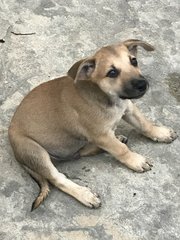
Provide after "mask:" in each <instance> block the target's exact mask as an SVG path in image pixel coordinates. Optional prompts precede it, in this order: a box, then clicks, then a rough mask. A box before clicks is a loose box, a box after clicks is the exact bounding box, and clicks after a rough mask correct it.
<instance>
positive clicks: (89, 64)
mask: <svg viewBox="0 0 180 240" xmlns="http://www.w3.org/2000/svg"><path fill="white" fill-rule="evenodd" d="M94 69H95V59H90V58H89V59H83V60H80V61H78V62H76V63H75V64H74V65H73V66H72V67H71V68H70V69H69V71H68V76H70V77H71V78H73V79H74V80H75V82H76V81H78V80H89V79H90V76H91V74H92V73H93V71H94Z"/></svg>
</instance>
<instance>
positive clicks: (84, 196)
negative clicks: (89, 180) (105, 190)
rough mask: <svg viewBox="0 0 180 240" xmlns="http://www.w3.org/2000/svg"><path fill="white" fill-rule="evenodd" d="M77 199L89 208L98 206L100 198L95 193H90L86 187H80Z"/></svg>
mask: <svg viewBox="0 0 180 240" xmlns="http://www.w3.org/2000/svg"><path fill="white" fill-rule="evenodd" d="M79 201H80V202H81V203H83V204H84V205H85V206H87V207H89V208H98V207H100V206H101V200H100V198H99V196H98V194H96V193H92V192H91V190H90V189H89V188H87V187H82V188H81V194H80V198H79Z"/></svg>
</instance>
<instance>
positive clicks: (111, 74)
mask: <svg viewBox="0 0 180 240" xmlns="http://www.w3.org/2000/svg"><path fill="white" fill-rule="evenodd" d="M118 75H119V71H118V70H117V69H111V70H110V71H109V72H108V73H107V75H106V76H107V77H110V78H116V77H117V76H118Z"/></svg>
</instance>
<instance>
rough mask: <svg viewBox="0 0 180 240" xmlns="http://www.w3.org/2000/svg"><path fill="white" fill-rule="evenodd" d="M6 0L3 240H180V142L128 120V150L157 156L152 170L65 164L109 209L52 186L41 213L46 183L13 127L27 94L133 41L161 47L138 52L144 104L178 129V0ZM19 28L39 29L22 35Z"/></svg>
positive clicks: (104, 163) (98, 160)
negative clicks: (14, 140) (34, 172)
mask: <svg viewBox="0 0 180 240" xmlns="http://www.w3.org/2000/svg"><path fill="white" fill-rule="evenodd" d="M96 2H97V3H95V2H93V1H90V0H69V1H58V0H36V1H33V0H29V1H25V0H9V1H6V0H1V1H0V12H1V14H0V39H4V40H5V42H4V43H0V163H1V164H0V216H1V217H0V239H3V240H10V239H17V240H19V239H23V240H24V239H26V240H27V239H28V240H33V239H43V240H44V239H45V240H46V239H51V240H56V239H60V240H79V239H82V240H96V239H98V240H99V239H101V240H111V239H112V240H136V239H146V240H151V239H153V240H154V239H156V240H176V239H177V240H178V239H180V227H179V226H180V156H179V149H180V140H179V139H177V140H176V141H175V142H173V143H172V144H168V145H167V144H156V143H153V142H151V141H150V140H148V139H146V138H144V137H142V136H140V135H139V134H138V133H136V132H135V131H134V130H133V129H132V128H131V127H129V126H127V125H126V124H124V123H122V124H121V125H120V127H119V129H118V131H119V132H120V133H122V134H124V135H128V136H129V147H130V148H131V149H133V150H134V151H137V152H139V153H141V154H144V155H146V156H148V157H150V158H151V159H152V160H153V163H154V167H153V170H152V171H150V172H147V173H144V174H138V173H134V172H132V171H131V170H129V169H127V168H125V167H123V166H122V165H120V164H119V163H118V162H116V161H115V160H114V159H113V158H112V157H111V156H110V155H108V154H102V155H98V156H96V157H91V158H83V159H80V160H78V161H74V162H73V161H71V162H70V161H69V162H66V163H57V164H56V165H57V168H58V169H59V170H60V171H62V172H64V173H67V174H68V175H69V176H70V178H71V179H74V181H75V182H77V183H79V184H81V185H88V186H89V187H91V188H92V189H93V190H94V191H96V192H98V193H99V194H100V196H101V199H102V207H101V208H100V209H97V210H90V209H87V208H85V207H84V206H82V205H81V204H80V203H78V202H77V201H76V200H74V199H72V198H71V197H69V196H67V195H65V194H64V193H62V192H60V191H58V190H57V189H55V188H53V187H52V188H51V193H50V195H49V197H48V198H47V200H46V201H45V202H44V203H43V204H42V205H41V206H40V208H39V209H37V210H36V211H34V212H32V213H31V212H30V207H31V203H32V201H33V200H34V198H35V197H36V195H37V193H38V186H37V185H36V183H35V182H34V181H33V180H32V179H31V178H30V177H29V175H28V174H27V173H26V172H25V171H24V170H23V169H22V168H21V167H20V166H19V165H18V163H17V162H16V160H15V158H14V156H13V153H12V150H11V148H10V145H9V142H8V138H7V128H8V125H9V122H10V119H11V117H12V114H13V112H14V111H15V108H16V106H17V105H18V104H19V103H20V101H21V99H22V98H23V96H24V95H25V94H26V93H27V92H29V91H30V89H32V88H33V87H35V86H36V85H38V84H39V83H41V82H44V81H47V80H49V79H52V78H54V77H57V76H61V75H63V74H65V73H66V72H67V70H68V69H69V67H70V66H71V65H72V64H73V63H74V62H75V61H76V60H78V59H80V58H83V57H84V56H88V55H90V54H91V53H93V52H94V51H95V50H96V49H97V48H99V47H101V46H103V45H107V44H110V43H113V42H118V41H120V40H124V39H128V38H139V39H144V40H146V41H148V42H150V43H151V44H153V45H155V47H156V51H155V52H154V53H146V52H144V51H142V50H141V49H140V50H139V64H140V66H141V69H142V71H143V73H144V74H145V75H146V76H148V77H149V79H150V90H149V92H148V93H147V94H146V96H144V97H143V98H142V99H139V100H137V101H136V103H137V105H138V106H140V107H141V109H142V111H144V113H145V115H146V116H147V117H149V118H150V119H152V120H155V121H156V122H157V123H163V124H165V125H168V126H171V127H172V128H174V129H176V130H177V131H179V130H180V122H179V117H180V113H179V111H180V105H179V102H180V90H179V89H180V85H179V84H180V68H179V66H180V54H179V52H180V48H179V39H180V30H179V29H180V20H179V18H180V15H179V13H180V3H179V0H172V1H171V0H163V1H159V0H149V1H148V0H142V1H137V0H126V1H125V0H119V1H117V0H116V1H114V0H113V1H107V0H99V1H96ZM12 32H14V33H18V34H19V33H22V34H31V33H35V34H33V35H15V34H13V33H12Z"/></svg>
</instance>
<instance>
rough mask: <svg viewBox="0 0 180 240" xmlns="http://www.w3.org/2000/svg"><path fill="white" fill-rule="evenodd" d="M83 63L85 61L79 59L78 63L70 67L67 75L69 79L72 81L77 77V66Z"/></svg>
mask: <svg viewBox="0 0 180 240" xmlns="http://www.w3.org/2000/svg"><path fill="white" fill-rule="evenodd" d="M84 61H85V59H81V60H80V61H78V62H76V63H74V64H73V65H72V67H71V68H70V69H69V71H68V73H67V75H68V76H69V77H71V78H72V79H75V78H76V75H77V71H78V68H79V66H80V65H81V63H83V62H84Z"/></svg>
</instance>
